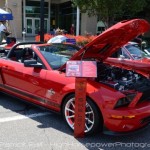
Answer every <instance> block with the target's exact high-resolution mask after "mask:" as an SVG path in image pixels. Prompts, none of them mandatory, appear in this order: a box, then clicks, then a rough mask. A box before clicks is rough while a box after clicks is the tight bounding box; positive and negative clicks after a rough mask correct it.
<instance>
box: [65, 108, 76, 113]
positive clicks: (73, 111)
mask: <svg viewBox="0 0 150 150" xmlns="http://www.w3.org/2000/svg"><path fill="white" fill-rule="evenodd" d="M66 110H67V111H70V112H72V113H75V112H74V111H73V110H72V109H69V108H66Z"/></svg>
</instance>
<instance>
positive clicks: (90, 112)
mask: <svg viewBox="0 0 150 150" xmlns="http://www.w3.org/2000/svg"><path fill="white" fill-rule="evenodd" d="M92 113H93V111H89V112H86V113H85V114H86V115H87V114H92Z"/></svg>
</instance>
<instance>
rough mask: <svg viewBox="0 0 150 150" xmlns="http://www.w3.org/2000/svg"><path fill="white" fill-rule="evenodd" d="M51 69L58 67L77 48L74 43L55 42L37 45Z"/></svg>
mask: <svg viewBox="0 0 150 150" xmlns="http://www.w3.org/2000/svg"><path fill="white" fill-rule="evenodd" d="M38 48H39V50H40V51H41V53H42V54H43V56H44V57H45V59H46V60H47V62H48V63H49V65H50V66H51V68H52V69H55V70H56V69H59V68H60V67H61V66H62V65H63V64H65V63H66V62H67V61H68V60H69V59H70V58H71V57H72V55H74V54H75V53H76V52H77V51H78V50H79V48H78V47H76V46H74V45H66V44H55V45H46V46H39V47H38Z"/></svg>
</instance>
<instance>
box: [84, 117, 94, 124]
mask: <svg viewBox="0 0 150 150" xmlns="http://www.w3.org/2000/svg"><path fill="white" fill-rule="evenodd" d="M85 119H86V120H87V121H88V123H91V124H94V121H91V120H90V119H89V118H85Z"/></svg>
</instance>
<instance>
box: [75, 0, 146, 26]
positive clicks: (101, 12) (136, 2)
mask: <svg viewBox="0 0 150 150" xmlns="http://www.w3.org/2000/svg"><path fill="white" fill-rule="evenodd" d="M72 2H73V4H74V5H75V6H78V7H79V9H80V11H81V12H83V13H87V14H88V15H89V16H93V15H96V16H98V18H100V20H103V21H104V22H106V23H107V25H108V27H109V26H111V25H112V24H114V19H116V18H121V17H122V16H125V15H130V16H133V15H134V14H135V13H137V12H140V11H142V10H143V8H144V7H145V6H146V4H147V0H142V1H141V0H72Z"/></svg>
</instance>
